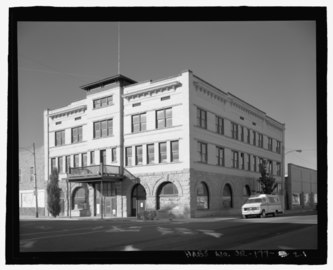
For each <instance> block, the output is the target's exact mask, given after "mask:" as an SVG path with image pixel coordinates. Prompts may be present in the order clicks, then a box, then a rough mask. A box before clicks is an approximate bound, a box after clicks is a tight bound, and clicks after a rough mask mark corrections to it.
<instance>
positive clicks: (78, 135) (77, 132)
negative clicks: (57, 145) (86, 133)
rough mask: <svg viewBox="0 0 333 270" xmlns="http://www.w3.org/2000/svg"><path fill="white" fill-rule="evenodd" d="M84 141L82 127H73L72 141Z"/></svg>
mask: <svg viewBox="0 0 333 270" xmlns="http://www.w3.org/2000/svg"><path fill="white" fill-rule="evenodd" d="M77 142H82V127H75V128H72V143H77Z"/></svg>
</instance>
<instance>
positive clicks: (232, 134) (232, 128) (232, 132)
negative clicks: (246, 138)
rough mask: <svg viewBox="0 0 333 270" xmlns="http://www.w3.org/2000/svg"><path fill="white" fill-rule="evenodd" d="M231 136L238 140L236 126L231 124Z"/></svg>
mask: <svg viewBox="0 0 333 270" xmlns="http://www.w3.org/2000/svg"><path fill="white" fill-rule="evenodd" d="M231 136H232V138H233V139H235V140H238V125H237V124H236V123H231Z"/></svg>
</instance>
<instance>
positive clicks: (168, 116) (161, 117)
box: [156, 108, 172, 129]
mask: <svg viewBox="0 0 333 270" xmlns="http://www.w3.org/2000/svg"><path fill="white" fill-rule="evenodd" d="M171 126H172V109H171V108H168V109H163V110H158V111H156V128H157V129H159V128H166V127H171Z"/></svg>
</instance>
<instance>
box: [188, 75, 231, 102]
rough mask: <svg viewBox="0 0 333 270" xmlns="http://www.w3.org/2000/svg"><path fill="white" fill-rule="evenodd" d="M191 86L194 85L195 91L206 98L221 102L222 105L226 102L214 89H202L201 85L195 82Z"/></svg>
mask: <svg viewBox="0 0 333 270" xmlns="http://www.w3.org/2000/svg"><path fill="white" fill-rule="evenodd" d="M193 85H194V87H195V90H196V91H198V92H200V93H203V94H205V95H207V96H208V97H210V98H212V99H215V100H217V101H219V102H222V103H224V104H225V103H226V102H227V99H226V98H224V97H223V96H222V93H221V94H220V93H217V91H216V90H214V89H208V87H204V86H203V85H202V84H200V83H199V82H196V81H195V82H193Z"/></svg>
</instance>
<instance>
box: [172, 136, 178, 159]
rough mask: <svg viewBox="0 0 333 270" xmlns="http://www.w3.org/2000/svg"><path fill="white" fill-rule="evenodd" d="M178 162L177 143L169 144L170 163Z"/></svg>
mask: <svg viewBox="0 0 333 270" xmlns="http://www.w3.org/2000/svg"><path fill="white" fill-rule="evenodd" d="M178 160H179V142H178V141H172V142H171V162H173V161H178Z"/></svg>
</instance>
